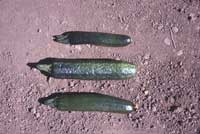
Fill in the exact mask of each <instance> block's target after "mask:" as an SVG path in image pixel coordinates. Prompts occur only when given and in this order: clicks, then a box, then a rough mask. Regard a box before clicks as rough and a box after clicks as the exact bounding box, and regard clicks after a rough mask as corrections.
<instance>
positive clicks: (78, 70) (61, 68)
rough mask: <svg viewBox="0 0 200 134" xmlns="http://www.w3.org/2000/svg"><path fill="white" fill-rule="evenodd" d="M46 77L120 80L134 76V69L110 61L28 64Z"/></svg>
mask: <svg viewBox="0 0 200 134" xmlns="http://www.w3.org/2000/svg"><path fill="white" fill-rule="evenodd" d="M28 65H29V66H31V67H35V68H37V69H38V70H40V71H41V73H43V74H44V75H46V76H48V77H53V78H58V79H82V80H121V79H128V78H131V77H133V76H135V73H136V67H135V65H133V64H130V63H128V62H124V61H119V60H112V59H57V58H46V59H43V60H41V61H39V62H38V63H29V64H28Z"/></svg>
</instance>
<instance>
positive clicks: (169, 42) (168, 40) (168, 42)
mask: <svg viewBox="0 0 200 134" xmlns="http://www.w3.org/2000/svg"><path fill="white" fill-rule="evenodd" d="M164 43H165V44H166V45H168V46H169V45H171V40H170V39H169V38H165V39H164Z"/></svg>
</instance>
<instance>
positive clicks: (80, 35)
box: [53, 31, 132, 47]
mask: <svg viewBox="0 0 200 134" xmlns="http://www.w3.org/2000/svg"><path fill="white" fill-rule="evenodd" d="M53 40H54V41H56V42H59V43H63V44H72V45H76V44H94V45H104V46H110V47H123V46H127V45H128V44H130V43H131V42H132V40H131V37H129V36H127V35H121V34H111V33H100V32H84V31H70V32H65V33H63V34H61V35H54V36H53Z"/></svg>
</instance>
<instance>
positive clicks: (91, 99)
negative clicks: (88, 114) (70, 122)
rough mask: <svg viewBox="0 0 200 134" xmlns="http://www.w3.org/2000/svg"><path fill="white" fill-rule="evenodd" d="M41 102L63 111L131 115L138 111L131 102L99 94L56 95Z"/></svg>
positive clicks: (74, 93)
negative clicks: (130, 113)
mask: <svg viewBox="0 0 200 134" xmlns="http://www.w3.org/2000/svg"><path fill="white" fill-rule="evenodd" d="M39 102H40V103H42V104H45V105H48V106H50V107H53V108H57V109H58V110H62V111H100V112H114V113H129V112H132V111H135V110H136V107H135V105H134V104H133V103H132V102H130V101H127V100H123V99H120V98H117V97H113V96H108V95H103V94H99V93H86V92H82V93H77V92H68V93H55V94H52V95H51V96H49V97H45V98H40V99H39Z"/></svg>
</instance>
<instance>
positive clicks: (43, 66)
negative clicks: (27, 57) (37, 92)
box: [36, 64, 52, 73]
mask: <svg viewBox="0 0 200 134" xmlns="http://www.w3.org/2000/svg"><path fill="white" fill-rule="evenodd" d="M51 66H52V65H51V64H48V65H47V64H37V65H36V68H37V69H38V70H40V71H43V72H45V73H51Z"/></svg>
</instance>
